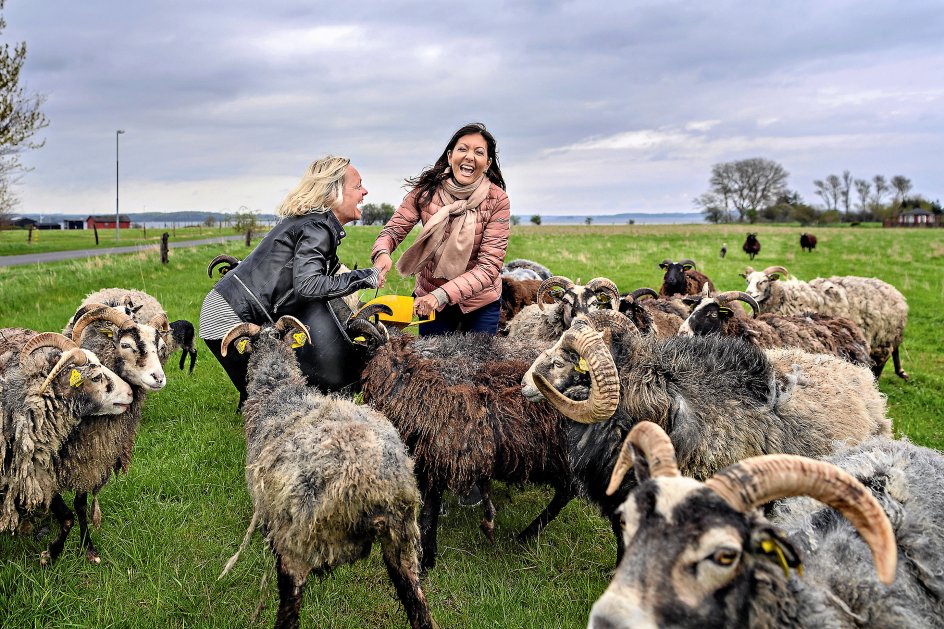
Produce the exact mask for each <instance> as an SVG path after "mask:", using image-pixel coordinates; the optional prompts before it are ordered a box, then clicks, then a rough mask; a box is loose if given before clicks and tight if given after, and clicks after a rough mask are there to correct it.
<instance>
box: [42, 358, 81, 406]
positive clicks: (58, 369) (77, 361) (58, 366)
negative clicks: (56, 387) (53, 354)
mask: <svg viewBox="0 0 944 629" xmlns="http://www.w3.org/2000/svg"><path fill="white" fill-rule="evenodd" d="M70 363H75V364H76V365H79V366H82V365H85V364H87V363H88V356H87V355H86V354H85V352H84V351H83V350H82V348H80V347H73V348H72V349H70V350H68V351H65V352H63V353H62V356H60V357H59V362H57V363H56V365H55V366H54V367H53V368H52V371H50V372H49V375H48V376H46V379H45V380H43V384H42V385H41V386H40V387H39V393H40V395H42V394H43V393H45V392H46V388H47V387H48V386H49V384H50V383H51V382H52V381H53V380H55V379H56V376H58V375H59V373H60V372H61V371H62V370H63V369H65V368H66V366H68V365H69V364H70Z"/></svg>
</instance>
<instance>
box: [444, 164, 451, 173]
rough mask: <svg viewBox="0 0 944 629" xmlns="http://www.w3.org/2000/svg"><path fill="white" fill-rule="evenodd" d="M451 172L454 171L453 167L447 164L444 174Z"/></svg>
mask: <svg viewBox="0 0 944 629" xmlns="http://www.w3.org/2000/svg"><path fill="white" fill-rule="evenodd" d="M451 172H452V169H451V168H449V167H448V166H446V170H444V171H443V174H444V175H448V174H449V173H451Z"/></svg>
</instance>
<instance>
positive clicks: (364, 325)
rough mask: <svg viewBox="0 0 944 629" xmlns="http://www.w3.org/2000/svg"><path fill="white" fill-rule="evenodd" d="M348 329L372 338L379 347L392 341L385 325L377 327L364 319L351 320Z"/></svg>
mask: <svg viewBox="0 0 944 629" xmlns="http://www.w3.org/2000/svg"><path fill="white" fill-rule="evenodd" d="M347 327H348V329H349V330H351V331H353V332H356V333H359V334H362V335H364V336H369V337H371V338H372V339H374V340H375V341H376V342H377V345H378V346H379V345H383V344H384V343H386V342H387V341H389V340H390V335H389V334H387V328H386V327H384V325H383V324H380V325H376V326H375V325H374V324H373V323H372V322H370V321H366V320H364V319H351V321H349V322H348V324H347ZM381 330H382V331H381Z"/></svg>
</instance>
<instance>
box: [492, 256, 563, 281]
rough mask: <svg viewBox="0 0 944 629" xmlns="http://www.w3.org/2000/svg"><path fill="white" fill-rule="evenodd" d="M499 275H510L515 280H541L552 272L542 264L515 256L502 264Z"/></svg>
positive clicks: (548, 276) (549, 276)
mask: <svg viewBox="0 0 944 629" xmlns="http://www.w3.org/2000/svg"><path fill="white" fill-rule="evenodd" d="M501 275H502V277H510V278H513V279H516V280H540V281H542V282H543V281H544V280H546V279H549V278H551V277H552V276H553V273H551V272H550V271H549V270H548V269H547V267H546V266H544V265H542V264H538V263H537V262H533V261H531V260H525V259H523V258H516V259H514V260H510V261H508V262H506V263H505V264H504V265H502V268H501Z"/></svg>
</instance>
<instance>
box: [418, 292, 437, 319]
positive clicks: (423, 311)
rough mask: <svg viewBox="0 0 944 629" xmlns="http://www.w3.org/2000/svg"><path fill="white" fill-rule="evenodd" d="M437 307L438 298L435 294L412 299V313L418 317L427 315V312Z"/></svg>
mask: <svg viewBox="0 0 944 629" xmlns="http://www.w3.org/2000/svg"><path fill="white" fill-rule="evenodd" d="M437 308H439V300H438V299H436V296H435V295H423V296H422V297H417V298H416V299H415V300H414V301H413V313H414V314H415V315H416V316H417V317H420V318H423V319H425V318H427V317H429V313H431V312H433V311H434V310H436V309H437Z"/></svg>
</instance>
